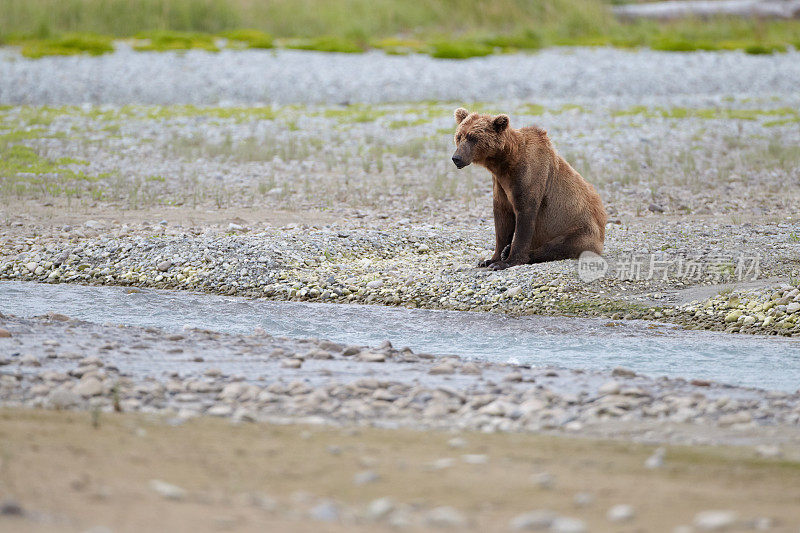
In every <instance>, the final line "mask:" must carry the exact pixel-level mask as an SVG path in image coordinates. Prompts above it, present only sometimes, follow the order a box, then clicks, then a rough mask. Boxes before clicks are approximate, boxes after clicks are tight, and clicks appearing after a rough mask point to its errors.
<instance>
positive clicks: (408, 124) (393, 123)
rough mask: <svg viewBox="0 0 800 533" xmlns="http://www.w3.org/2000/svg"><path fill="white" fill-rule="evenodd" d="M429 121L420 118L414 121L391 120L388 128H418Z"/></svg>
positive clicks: (425, 118)
mask: <svg viewBox="0 0 800 533" xmlns="http://www.w3.org/2000/svg"><path fill="white" fill-rule="evenodd" d="M430 121H431V119H430V118H427V117H420V118H416V119H405V120H393V121H391V122H390V123H389V127H390V128H392V129H395V130H397V129H401V128H409V127H411V126H420V125H422V124H427V123H429V122H430Z"/></svg>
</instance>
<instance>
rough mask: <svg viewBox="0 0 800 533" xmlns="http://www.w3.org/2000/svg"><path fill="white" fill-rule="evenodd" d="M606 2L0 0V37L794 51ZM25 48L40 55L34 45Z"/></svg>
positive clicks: (718, 23)
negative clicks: (620, 13) (636, 15)
mask: <svg viewBox="0 0 800 533" xmlns="http://www.w3.org/2000/svg"><path fill="white" fill-rule="evenodd" d="M611 3H613V2H610V1H609V0H539V1H536V2H533V1H530V0H463V1H461V2H454V1H453V0H426V1H422V0H272V1H270V2H253V1H252V0H229V1H223V0H0V13H2V16H0V35H3V36H6V39H7V40H8V41H13V40H15V39H19V37H20V36H25V37H27V38H36V39H40V40H47V39H53V38H56V39H58V38H59V37H60V36H62V35H65V34H67V33H80V34H86V33H93V34H102V35H110V36H114V37H117V38H124V37H133V36H137V35H142V32H147V33H148V34H149V36H150V37H151V39H152V40H151V41H150V44H149V45H144V44H143V45H140V49H145V50H183V49H189V48H200V49H206V50H214V49H216V48H215V45H214V41H213V36H214V35H219V36H222V37H225V38H227V39H229V40H230V41H231V42H232V43H237V44H238V45H239V46H247V47H254V48H268V47H271V46H272V45H274V44H277V45H285V46H289V47H292V48H301V49H308V50H320V51H330V52H359V51H363V50H364V49H366V48H369V47H373V48H380V49H383V50H386V51H387V52H388V53H396V54H406V53H415V52H426V53H430V54H432V55H434V56H435V57H446V58H469V57H476V56H482V55H486V54H489V53H495V52H508V51H515V50H535V49H537V48H541V47H544V46H552V45H602V46H621V47H638V46H646V47H651V48H654V49H657V50H669V51H691V50H719V49H722V50H727V49H739V50H744V51H745V52H747V53H751V54H763V53H775V52H781V51H784V50H785V49H786V47H787V45H794V46H797V45H800V37H798V36H800V20H787V21H763V20H742V19H731V18H713V19H708V20H691V19H690V20H680V21H673V22H666V23H660V22H654V21H636V22H630V23H623V22H620V21H618V20H616V19H615V18H614V17H613V16H612V14H611V11H610V9H609V6H610V4H611ZM242 28H250V29H247V30H244V29H242ZM152 32H157V33H155V34H154V33H152ZM176 32H177V33H176ZM273 37H274V38H275V40H274V41H273ZM43 43H44V41H43ZM30 46H31V53H34V54H49V53H50V51H51V50H52V51H53V52H54V53H66V50H75V48H74V47H71V46H55V47H51V48H48V47H46V46H44V44H41V45H33V44H31V45H30ZM34 46H38V47H39V50H38V51H36V50H34ZM72 53H74V52H72Z"/></svg>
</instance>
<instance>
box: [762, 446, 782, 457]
mask: <svg viewBox="0 0 800 533" xmlns="http://www.w3.org/2000/svg"><path fill="white" fill-rule="evenodd" d="M755 450H756V455H758V456H759V457H763V458H765V459H778V458H780V457H783V452H782V451H781V448H780V446H777V445H775V444H759V445H758V446H756V448H755Z"/></svg>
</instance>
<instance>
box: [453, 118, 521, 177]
mask: <svg viewBox="0 0 800 533" xmlns="http://www.w3.org/2000/svg"><path fill="white" fill-rule="evenodd" d="M455 117H456V124H458V126H457V127H456V136H455V141H456V152H455V153H454V154H453V163H455V165H456V166H457V167H458V168H464V167H465V166H467V165H469V164H470V163H479V164H480V163H484V162H485V161H486V159H487V158H490V157H493V156H495V155H496V154H497V153H498V152H500V151H501V150H502V149H503V146H504V145H505V140H504V137H505V135H504V133H505V131H506V129H508V122H509V120H508V115H497V116H494V117H493V116H491V115H479V114H478V113H470V112H469V111H467V110H466V109H464V108H463V107H459V108H458V109H456V112H455Z"/></svg>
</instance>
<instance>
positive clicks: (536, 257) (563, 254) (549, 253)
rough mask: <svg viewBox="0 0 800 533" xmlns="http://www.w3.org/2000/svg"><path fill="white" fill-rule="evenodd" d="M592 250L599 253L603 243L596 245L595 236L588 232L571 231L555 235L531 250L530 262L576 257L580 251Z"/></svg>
mask: <svg viewBox="0 0 800 533" xmlns="http://www.w3.org/2000/svg"><path fill="white" fill-rule="evenodd" d="M587 250H589V251H592V252H595V253H597V254H600V253H601V252H602V251H603V245H602V243H600V244H599V245H598V243H597V238H596V237H594V236H593V235H591V234H590V233H588V232H579V233H573V234H571V235H566V236H560V237H556V238H555V239H553V240H551V241H550V242H548V243H546V244H544V245H542V246H540V247H539V248H537V249H535V250H533V251H532V252H531V260H530V262H531V263H546V262H548V261H559V260H562V259H577V258H578V257H580V255H581V253H583V252H585V251H587Z"/></svg>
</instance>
